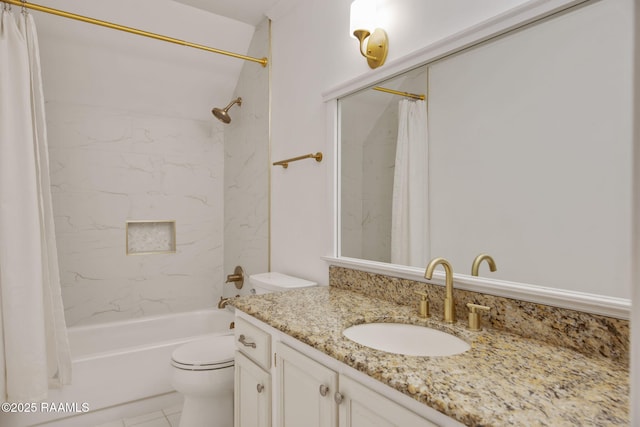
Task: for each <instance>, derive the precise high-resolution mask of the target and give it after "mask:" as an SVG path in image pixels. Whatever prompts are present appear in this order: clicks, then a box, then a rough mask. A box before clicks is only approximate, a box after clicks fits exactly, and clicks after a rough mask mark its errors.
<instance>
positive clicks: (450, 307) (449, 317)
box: [424, 258, 456, 323]
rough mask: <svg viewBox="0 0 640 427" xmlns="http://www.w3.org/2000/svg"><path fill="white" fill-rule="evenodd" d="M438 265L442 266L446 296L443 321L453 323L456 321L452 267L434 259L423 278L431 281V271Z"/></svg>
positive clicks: (447, 262)
mask: <svg viewBox="0 0 640 427" xmlns="http://www.w3.org/2000/svg"><path fill="white" fill-rule="evenodd" d="M438 264H442V266H443V267H444V273H445V284H446V296H445V298H444V321H445V322H447V323H453V322H455V321H456V310H455V303H454V301H453V267H451V264H450V263H449V261H447V260H446V259H444V258H434V259H432V260H431V261H430V262H429V265H427V270H426V271H425V272H424V278H425V279H428V280H431V277H433V270H435V268H436V266H437V265H438Z"/></svg>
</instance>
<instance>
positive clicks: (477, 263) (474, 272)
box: [471, 254, 496, 276]
mask: <svg viewBox="0 0 640 427" xmlns="http://www.w3.org/2000/svg"><path fill="white" fill-rule="evenodd" d="M484 260H486V261H487V264H489V270H491V271H496V262H495V261H494V260H493V258H491V256H490V255H488V254H480V255H478V256H477V257H476V259H474V260H473V265H471V275H472V276H477V275H478V270H479V269H480V264H481V263H482V261H484Z"/></svg>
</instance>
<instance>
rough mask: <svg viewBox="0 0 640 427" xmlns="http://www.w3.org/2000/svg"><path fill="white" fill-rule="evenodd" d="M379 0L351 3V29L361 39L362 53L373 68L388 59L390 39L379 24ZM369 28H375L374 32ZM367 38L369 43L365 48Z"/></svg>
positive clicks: (358, 0) (360, 0)
mask: <svg viewBox="0 0 640 427" xmlns="http://www.w3.org/2000/svg"><path fill="white" fill-rule="evenodd" d="M376 3H377V0H354V1H353V2H352V3H351V21H350V24H351V25H350V31H351V33H352V34H353V35H354V36H355V37H356V38H357V39H358V40H359V41H360V54H361V55H362V56H364V57H365V58H367V63H368V64H369V67H371V68H378V67H379V66H381V65H382V64H384V61H385V60H386V59H387V52H388V51H389V39H388V37H387V33H386V32H385V31H384V30H383V29H382V28H375V27H376V24H377V12H378V11H377V4H376ZM367 28H374V30H373V34H372V33H370V32H369V30H368V29H367ZM365 40H366V43H367V47H366V50H365V48H364V44H365Z"/></svg>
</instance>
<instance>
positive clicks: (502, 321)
mask: <svg viewBox="0 0 640 427" xmlns="http://www.w3.org/2000/svg"><path fill="white" fill-rule="evenodd" d="M329 284H330V286H334V287H337V288H340V289H346V290H350V291H353V292H358V293H362V294H365V295H367V296H370V297H374V298H381V299H384V300H387V301H392V302H395V303H396V304H401V305H409V306H412V305H413V306H415V307H416V310H417V306H418V302H419V298H418V297H417V296H416V294H415V293H414V291H422V292H426V293H427V294H428V295H429V302H430V305H429V307H430V312H431V313H432V315H435V316H436V317H441V316H440V314H441V313H442V311H443V301H444V287H443V286H439V285H432V284H429V283H422V282H416V281H413V280H407V279H399V278H396V277H389V276H383V275H380V274H374V273H368V272H364V271H359V270H352V269H349V268H343V267H336V266H332V267H330V268H329ZM454 292H455V297H456V313H457V315H458V321H462V322H464V321H466V319H467V313H468V309H467V307H466V306H465V305H466V303H467V302H473V303H476V304H482V305H486V306H489V307H491V314H489V315H484V316H483V318H484V320H483V322H484V324H486V325H490V327H491V328H494V329H497V330H504V331H506V332H510V333H514V334H517V335H520V336H523V337H525V338H532V339H537V340H541V341H544V342H546V343H548V344H552V345H557V346H562V347H566V348H570V349H572V350H575V351H578V352H580V353H583V354H587V355H590V356H602V357H606V358H610V359H613V360H616V361H619V362H622V363H627V364H628V363H629V321H628V320H622V319H615V318H612V317H606V316H600V315H596V314H589V313H583V312H579V311H575V310H569V309H564V308H557V307H551V306H547V305H542V304H535V303H530V302H526V301H518V300H513V299H509V298H503V297H496V296H493V295H486V294H481V293H477V292H470V291H465V290H461V289H456V290H455V291H454Z"/></svg>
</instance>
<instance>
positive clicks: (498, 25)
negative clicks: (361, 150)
mask: <svg viewBox="0 0 640 427" xmlns="http://www.w3.org/2000/svg"><path fill="white" fill-rule="evenodd" d="M588 1H589V0H552V1H547V0H530V1H528V2H526V3H524V4H522V5H520V6H518V7H515V8H513V9H510V10H508V11H507V12H505V13H503V14H500V15H498V16H496V17H494V18H492V19H489V20H487V21H484V22H481V23H479V24H477V25H474V26H472V27H469V28H467V29H465V30H463V31H460V32H458V33H456V34H453V35H451V36H449V37H447V38H444V39H442V40H440V41H438V42H436V43H433V44H431V45H428V46H425V47H424V48H422V49H420V50H418V51H415V52H414V53H411V54H409V55H407V56H404V57H402V58H399V59H397V60H394V61H392V62H390V63H388V64H387V65H385V66H384V67H381V68H378V69H376V70H374V71H372V72H369V73H367V74H364V75H361V76H359V77H356V78H354V79H352V80H349V81H346V82H345V83H343V84H340V85H338V86H336V87H334V88H332V89H329V90H327V91H325V92H323V94H322V96H323V101H324V102H325V112H326V119H327V123H326V125H327V135H328V138H330V140H329V141H327V147H331V148H332V152H333V156H332V163H333V164H332V167H331V168H329V172H328V173H329V177H328V180H329V186H330V188H331V189H332V190H333V191H332V200H331V204H330V206H331V209H330V212H328V213H327V215H329V224H331V226H332V237H333V238H332V247H331V249H330V253H331V254H332V255H331V256H326V257H323V259H324V260H325V261H327V262H328V264H329V265H333V266H339V267H345V268H351V269H355V270H362V271H367V272H370V273H375V274H381V275H386V276H392V277H398V278H401V279H408V280H414V281H419V282H428V283H436V284H440V285H444V273H443V272H441V271H436V272H435V274H434V276H435V278H434V280H426V279H425V278H424V269H421V268H417V267H408V266H402V265H397V264H389V263H383V262H377V261H369V260H364V259H356V258H349V257H343V256H342V255H341V253H340V248H341V241H340V239H341V237H340V229H341V227H340V178H339V171H340V154H339V153H340V152H339V149H340V145H339V135H338V129H339V117H338V114H339V107H338V100H339V99H340V98H342V97H345V96H347V95H350V94H353V93H355V92H358V91H360V90H362V89H365V88H367V87H369V86H372V85H374V84H376V83H379V82H381V81H383V80H386V79H389V78H392V77H395V76H397V75H400V74H402V73H404V72H406V71H408V70H410V69H413V68H416V67H419V66H422V65H426V64H428V63H431V62H434V61H436V60H438V59H441V58H443V57H444V56H447V55H451V54H454V53H456V52H459V51H461V50H464V49H466V48H468V47H470V46H472V45H475V44H478V43H482V42H484V41H487V40H489V39H491V38H493V37H497V36H500V35H502V34H505V33H507V32H509V31H511V30H514V29H516V28H519V27H522V26H524V25H527V24H530V23H532V22H535V21H538V20H541V19H544V18H546V17H548V16H550V15H552V14H555V13H557V12H560V11H563V10H565V9H569V8H571V7H573V6H576V5H579V4H581V3H586V2H588ZM610 1H611V0H610ZM328 160H329V159H328ZM425 267H426V266H425ZM454 267H455V266H454ZM454 282H455V286H456V288H458V289H464V290H467V291H471V292H479V293H486V294H490V295H495V296H500V297H505V298H512V299H516V300H522V301H529V302H533V303H538V304H544V305H550V306H555V307H561V308H568V309H572V310H577V311H583V312H588V313H593V314H599V315H604V316H610V317H615V318H619V319H629V318H630V315H631V300H630V299H625V298H616V297H609V296H605V295H598V294H590V293H584V292H577V291H568V290H563V289H554V288H549V287H544V286H538V285H529V284H523V283H517V282H510V281H505V280H497V279H492V278H490V277H475V276H469V275H466V274H460V273H455V271H454Z"/></svg>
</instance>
